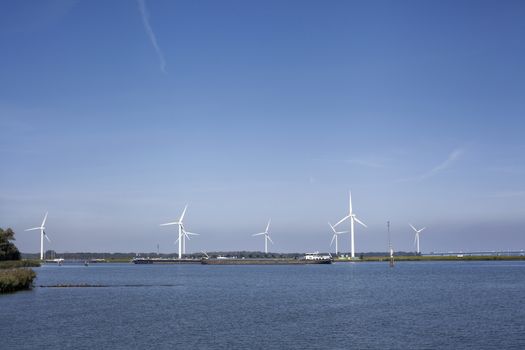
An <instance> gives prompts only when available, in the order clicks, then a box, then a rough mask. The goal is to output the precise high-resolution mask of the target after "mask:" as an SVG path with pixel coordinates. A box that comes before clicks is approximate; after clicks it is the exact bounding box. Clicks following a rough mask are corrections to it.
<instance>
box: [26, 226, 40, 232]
mask: <svg viewBox="0 0 525 350" xmlns="http://www.w3.org/2000/svg"><path fill="white" fill-rule="evenodd" d="M34 230H40V227H33V228H28V229H27V230H24V231H34Z"/></svg>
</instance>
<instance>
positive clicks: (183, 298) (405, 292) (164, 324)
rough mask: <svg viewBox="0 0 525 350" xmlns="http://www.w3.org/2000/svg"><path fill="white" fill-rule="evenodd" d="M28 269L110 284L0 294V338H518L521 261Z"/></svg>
mask: <svg viewBox="0 0 525 350" xmlns="http://www.w3.org/2000/svg"><path fill="white" fill-rule="evenodd" d="M36 270H37V272H38V279H37V281H36V285H53V284H60V283H90V284H101V285H110V286H111V287H106V288H39V287H37V288H35V289H34V290H33V291H29V292H20V293H16V294H11V295H3V296H0V311H1V317H0V335H1V336H0V348H1V349H24V348H26V349H36V348H39V349H67V348H70V349H73V348H74V349H102V348H104V349H134V348H140V349H151V348H156V349H212V348H213V349H318V348H326V349H380V348H382V349H461V348H468V349H525V262H417V263H409V262H407V263H398V264H397V265H396V267H395V268H393V269H390V268H388V266H387V265H386V263H364V264H349V263H339V264H334V265H331V266H321V265H318V266H313V265H309V266H201V265H193V266H192V265H185V266H176V265H171V266H169V265H168V266H166V265H164V266H162V265H158V266H157V265H156V266H147V265H131V264H98V265H97V264H92V265H90V266H89V267H85V266H80V265H77V266H73V265H69V266H68V265H66V266H43V267H41V268H38V269H36ZM126 285H127V286H126ZM129 285H142V286H129Z"/></svg>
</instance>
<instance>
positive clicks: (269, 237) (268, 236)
mask: <svg viewBox="0 0 525 350" xmlns="http://www.w3.org/2000/svg"><path fill="white" fill-rule="evenodd" d="M266 237H268V240H269V241H270V242H271V243H272V244H273V241H272V239H271V238H270V236H268V235H266Z"/></svg>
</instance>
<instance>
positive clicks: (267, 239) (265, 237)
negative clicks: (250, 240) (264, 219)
mask: <svg viewBox="0 0 525 350" xmlns="http://www.w3.org/2000/svg"><path fill="white" fill-rule="evenodd" d="M271 221H272V219H270V220H268V225H266V230H264V232H261V233H255V234H253V235H252V236H260V235H264V253H265V254H268V241H270V242H271V243H272V244H273V241H272V239H271V238H270V235H269V234H268V230H269V229H270V222H271Z"/></svg>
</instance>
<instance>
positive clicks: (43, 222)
mask: <svg viewBox="0 0 525 350" xmlns="http://www.w3.org/2000/svg"><path fill="white" fill-rule="evenodd" d="M47 213H48V212H47V211H46V215H44V220H43V221H42V227H44V226H45V225H46V219H47Z"/></svg>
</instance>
